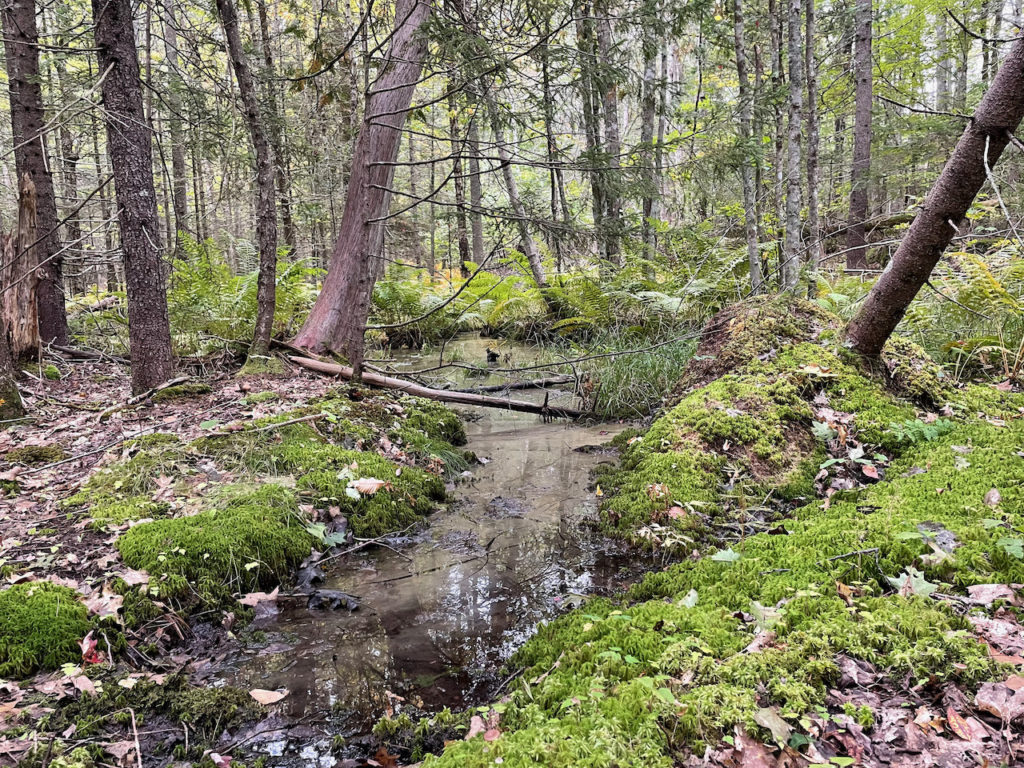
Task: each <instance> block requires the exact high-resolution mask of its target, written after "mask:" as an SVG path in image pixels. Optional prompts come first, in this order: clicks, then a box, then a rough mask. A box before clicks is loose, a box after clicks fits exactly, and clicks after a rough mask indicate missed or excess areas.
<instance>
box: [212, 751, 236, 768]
mask: <svg viewBox="0 0 1024 768" xmlns="http://www.w3.org/2000/svg"><path fill="white" fill-rule="evenodd" d="M208 757H209V758H210V760H211V761H212V762H213V764H214V765H215V766H216V767H217V768H228V766H230V765H231V761H232V760H233V759H234V758H233V757H231V755H219V754H217V753H216V752H211V753H210V754H209V755H208Z"/></svg>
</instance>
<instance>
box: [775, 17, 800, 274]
mask: <svg viewBox="0 0 1024 768" xmlns="http://www.w3.org/2000/svg"><path fill="white" fill-rule="evenodd" d="M800 12H801V2H800V0H789V30H788V31H789V34H788V38H789V40H788V43H789V45H788V57H789V115H788V120H789V122H788V125H789V136H788V140H787V147H786V239H785V246H784V248H783V257H782V265H781V269H780V274H781V278H782V290H784V291H792V290H795V289H796V285H797V281H798V280H799V278H800V262H801V261H802V259H801V256H802V254H801V251H802V249H803V238H802V232H803V227H802V226H801V222H800V208H801V207H802V199H801V194H800V183H801V175H802V168H801V165H802V163H801V161H802V159H803V158H802V147H801V139H802V138H803V112H804V73H803V69H804V67H803V56H804V52H803V45H802V44H801V29H800Z"/></svg>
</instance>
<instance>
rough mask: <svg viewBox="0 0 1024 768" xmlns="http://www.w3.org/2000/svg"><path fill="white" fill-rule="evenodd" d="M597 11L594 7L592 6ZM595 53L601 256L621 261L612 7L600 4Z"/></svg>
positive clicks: (615, 263)
mask: <svg viewBox="0 0 1024 768" xmlns="http://www.w3.org/2000/svg"><path fill="white" fill-rule="evenodd" d="M595 10H597V8H595ZM597 55H598V59H599V64H600V65H601V69H600V74H599V77H598V82H599V84H600V90H601V115H602V117H603V118H604V121H603V122H604V147H603V150H604V152H603V154H604V157H605V163H606V164H607V167H606V169H605V170H604V173H605V179H606V181H605V184H604V206H605V222H604V224H605V248H604V256H605V258H606V259H607V260H608V261H609V262H610V263H611V264H612V265H616V266H617V265H619V264H620V263H621V261H622V255H621V253H620V251H621V246H620V243H619V238H620V237H621V235H622V199H621V195H619V186H620V185H621V184H622V179H621V178H620V172H621V169H620V166H621V161H620V158H619V156H620V155H621V154H622V140H621V138H620V135H619V96H618V92H619V84H618V83H617V82H616V78H615V74H614V72H615V70H614V64H613V63H612V16H611V9H610V8H609V7H608V6H607V4H605V3H602V6H601V8H600V10H599V11H598V19H597Z"/></svg>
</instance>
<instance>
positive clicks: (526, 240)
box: [483, 93, 553, 309]
mask: <svg viewBox="0 0 1024 768" xmlns="http://www.w3.org/2000/svg"><path fill="white" fill-rule="evenodd" d="M483 100H484V104H485V105H486V107H487V113H488V115H489V116H490V118H491V133H492V134H493V135H494V146H495V149H496V150H497V152H498V161H499V162H500V163H501V176H502V179H504V181H505V191H506V192H507V193H508V202H509V205H510V206H511V207H512V216H513V217H514V218H515V220H516V226H517V227H518V229H519V239H520V241H521V242H522V246H523V252H524V254H525V256H526V261H527V262H528V263H529V265H530V272H531V273H532V274H533V280H534V282H535V283H537V287H538V288H539V289H540V291H541V295H542V296H544V298H545V301H547V292H546V288H547V287H548V282H547V278H546V277H545V275H544V266H543V264H541V260H540V252H539V251H538V250H537V245H536V243H534V241H533V235H532V234H531V233H530V219H529V217H528V216H527V215H526V208H525V207H524V206H523V200H522V198H521V197H520V196H519V186H518V184H517V183H516V176H515V174H514V173H513V172H512V159H511V158H510V157H509V155H508V148H507V146H506V144H505V130H504V127H503V126H502V124H501V115H499V114H498V105H497V103H496V102H495V101H494V97H493V96H492V95H491V94H489V93H487V94H485V95H484V97H483ZM549 309H553V307H550V306H549Z"/></svg>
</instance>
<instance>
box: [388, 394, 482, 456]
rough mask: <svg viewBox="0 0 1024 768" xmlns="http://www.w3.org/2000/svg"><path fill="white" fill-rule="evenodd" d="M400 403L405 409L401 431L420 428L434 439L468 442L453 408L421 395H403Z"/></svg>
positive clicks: (460, 443)
mask: <svg viewBox="0 0 1024 768" xmlns="http://www.w3.org/2000/svg"><path fill="white" fill-rule="evenodd" d="M398 404H399V405H400V406H401V408H402V409H403V411H404V412H403V413H402V414H401V416H402V418H401V423H402V427H401V431H402V432H407V431H408V430H418V431H420V432H422V433H423V434H425V435H426V436H427V437H429V438H431V439H432V440H440V441H443V442H446V443H451V444H452V445H465V444H466V430H465V427H464V426H463V424H462V419H460V418H459V417H458V416H457V415H456V414H455V413H454V412H453V411H452V410H451V409H449V408H447V407H445V406H444V405H442V404H441V403H437V402H434V401H433V400H426V399H424V398H421V397H408V396H406V397H402V398H401V399H400V400H399V401H398Z"/></svg>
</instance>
